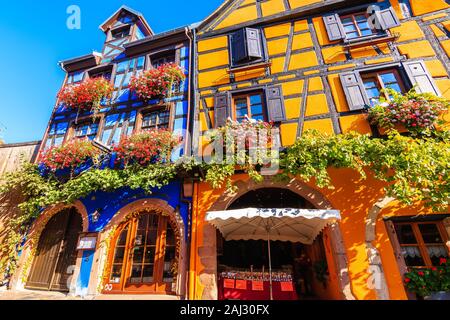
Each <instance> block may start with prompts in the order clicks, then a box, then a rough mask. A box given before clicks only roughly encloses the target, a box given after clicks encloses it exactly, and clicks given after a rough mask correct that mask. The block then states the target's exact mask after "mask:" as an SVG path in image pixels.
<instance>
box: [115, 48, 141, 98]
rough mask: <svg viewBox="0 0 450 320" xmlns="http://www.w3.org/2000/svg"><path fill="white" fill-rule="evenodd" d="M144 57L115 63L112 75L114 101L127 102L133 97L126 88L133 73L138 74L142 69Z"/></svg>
mask: <svg viewBox="0 0 450 320" xmlns="http://www.w3.org/2000/svg"><path fill="white" fill-rule="evenodd" d="M144 64H145V57H143V56H142V57H138V58H134V59H130V60H125V61H121V62H119V63H118V64H117V69H116V75H115V77H114V90H115V92H114V94H113V101H114V102H116V103H117V102H119V103H120V102H127V101H130V100H131V99H132V98H133V94H132V93H131V92H130V90H129V89H128V87H129V85H130V80H131V77H132V76H133V75H136V74H139V73H140V72H142V70H143V69H144Z"/></svg>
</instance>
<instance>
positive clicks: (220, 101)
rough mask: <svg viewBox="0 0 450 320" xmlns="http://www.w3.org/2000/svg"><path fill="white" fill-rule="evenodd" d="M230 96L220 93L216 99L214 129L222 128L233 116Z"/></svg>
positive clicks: (226, 93)
mask: <svg viewBox="0 0 450 320" xmlns="http://www.w3.org/2000/svg"><path fill="white" fill-rule="evenodd" d="M230 100H231V99H230V94H229V93H228V92H225V93H219V94H217V95H216V97H215V99H214V127H215V128H220V127H223V126H225V125H226V124H227V119H228V118H229V117H230V116H231V108H230V103H231V101H230Z"/></svg>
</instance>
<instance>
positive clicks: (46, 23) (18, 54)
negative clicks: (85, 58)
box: [0, 0, 223, 143]
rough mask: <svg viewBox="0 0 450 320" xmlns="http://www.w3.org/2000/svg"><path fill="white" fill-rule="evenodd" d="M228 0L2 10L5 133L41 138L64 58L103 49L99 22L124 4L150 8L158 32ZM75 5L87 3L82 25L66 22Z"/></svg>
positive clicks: (124, 0) (123, 0)
mask: <svg viewBox="0 0 450 320" xmlns="http://www.w3.org/2000/svg"><path fill="white" fill-rule="evenodd" d="M222 1H223V0H171V1H169V0H146V1H144V0H140V1H138V0H134V1H133V0H130V1H128V0H118V1H117V0H109V1H94V0H81V1H76V0H68V1H66V0H58V1H54V0H51V1H50V0H41V1H32V0H16V1H9V2H5V3H3V5H2V10H0V30H1V34H2V40H3V44H2V50H0V68H1V74H0V94H1V97H2V99H1V100H0V138H1V139H3V140H4V141H5V142H7V143H16V142H25V141H31V140H40V139H42V136H43V134H44V131H45V128H46V126H47V122H48V120H49V117H50V115H51V111H52V108H53V106H54V103H55V97H56V94H57V92H58V90H59V88H60V86H61V84H62V81H63V79H64V72H63V71H62V70H61V69H60V68H59V66H58V65H57V62H58V61H61V60H65V59H68V58H72V57H76V56H80V55H84V54H87V53H90V52H92V51H93V50H97V51H101V49H102V44H103V41H104V35H103V33H102V32H101V31H100V29H99V28H98V27H99V25H100V24H101V23H103V22H104V21H105V20H106V19H107V18H108V17H109V16H110V15H111V14H113V13H114V12H115V11H116V10H117V9H118V8H119V7H120V6H121V5H123V4H125V5H127V6H129V7H131V8H133V9H135V10H137V11H140V12H142V13H143V14H144V16H145V18H146V19H147V21H148V23H149V24H150V26H151V27H152V29H153V30H154V32H156V33H160V32H163V31H166V30H170V29H173V28H176V27H180V26H184V25H187V24H190V23H194V22H198V21H201V20H202V19H204V18H205V17H207V16H208V15H209V14H210V13H212V12H213V11H214V10H215V9H216V8H217V7H218V6H219V5H220V4H221V3H222ZM70 5H78V6H79V7H80V9H81V30H69V29H68V28H67V27H66V20H67V18H68V14H67V13H66V9H67V7H68V6H70Z"/></svg>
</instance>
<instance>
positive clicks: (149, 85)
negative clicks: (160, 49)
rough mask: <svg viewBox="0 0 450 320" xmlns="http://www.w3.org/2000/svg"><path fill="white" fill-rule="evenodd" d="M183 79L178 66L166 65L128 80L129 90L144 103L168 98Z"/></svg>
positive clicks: (183, 75)
mask: <svg viewBox="0 0 450 320" xmlns="http://www.w3.org/2000/svg"><path fill="white" fill-rule="evenodd" d="M185 78H186V76H185V74H184V72H183V70H182V69H181V67H180V66H178V65H177V64H175V63H167V64H163V65H161V66H159V67H157V68H154V69H149V70H146V71H144V72H142V73H141V74H139V75H136V76H133V77H132V78H131V80H130V89H131V90H132V91H133V92H135V93H136V95H137V96H138V97H139V99H141V100H144V101H150V100H152V99H155V98H156V99H163V98H170V97H171V96H172V92H173V91H174V87H176V86H179V85H180V83H181V82H182V81H183V80H184V79H185Z"/></svg>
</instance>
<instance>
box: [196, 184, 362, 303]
mask: <svg viewBox="0 0 450 320" xmlns="http://www.w3.org/2000/svg"><path fill="white" fill-rule="evenodd" d="M235 186H236V187H237V190H238V191H237V192H236V193H234V194H227V193H224V194H222V195H221V196H220V198H219V199H218V200H217V201H216V202H215V203H214V204H213V205H212V206H211V208H210V209H209V210H208V211H224V210H227V209H228V207H229V206H230V205H231V204H232V203H233V202H234V201H235V200H237V199H238V198H239V197H241V196H243V195H244V194H246V193H248V192H249V191H252V190H257V189H263V188H279V189H288V190H290V191H293V192H294V193H296V194H298V195H299V196H301V197H302V198H304V199H305V200H307V201H308V202H310V203H311V204H312V205H314V206H315V207H316V208H317V209H323V210H331V209H333V207H332V205H331V203H330V202H329V201H328V200H327V199H326V198H325V197H324V196H323V195H322V194H321V193H320V192H318V191H316V190H314V189H313V188H311V187H309V186H307V185H306V184H304V183H301V182H299V181H298V180H296V179H292V180H291V181H289V182H288V183H282V182H278V181H273V180H272V179H271V178H270V177H265V178H264V180H263V181H262V182H260V183H255V182H253V181H251V180H250V181H243V180H239V181H237V182H236V183H235ZM330 231H331V232H330V238H331V239H330V240H331V243H332V246H333V253H334V254H333V256H334V263H335V266H336V270H339V274H338V279H339V286H340V290H341V292H342V298H343V299H346V300H354V299H355V297H354V296H353V294H352V292H351V284H350V278H349V275H348V259H347V253H346V250H345V246H344V243H343V238H342V234H341V231H340V228H339V225H338V224H337V223H336V224H334V225H332V226H330ZM216 242H217V240H216V229H215V228H214V227H213V226H212V225H210V224H206V225H205V226H204V227H203V246H202V247H199V248H198V252H197V254H198V256H199V258H200V261H201V263H202V265H203V267H204V270H203V272H202V273H201V274H200V276H199V280H200V284H201V285H202V286H203V287H204V289H203V295H202V300H217V299H218V297H217V252H216V246H217V243H216Z"/></svg>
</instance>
